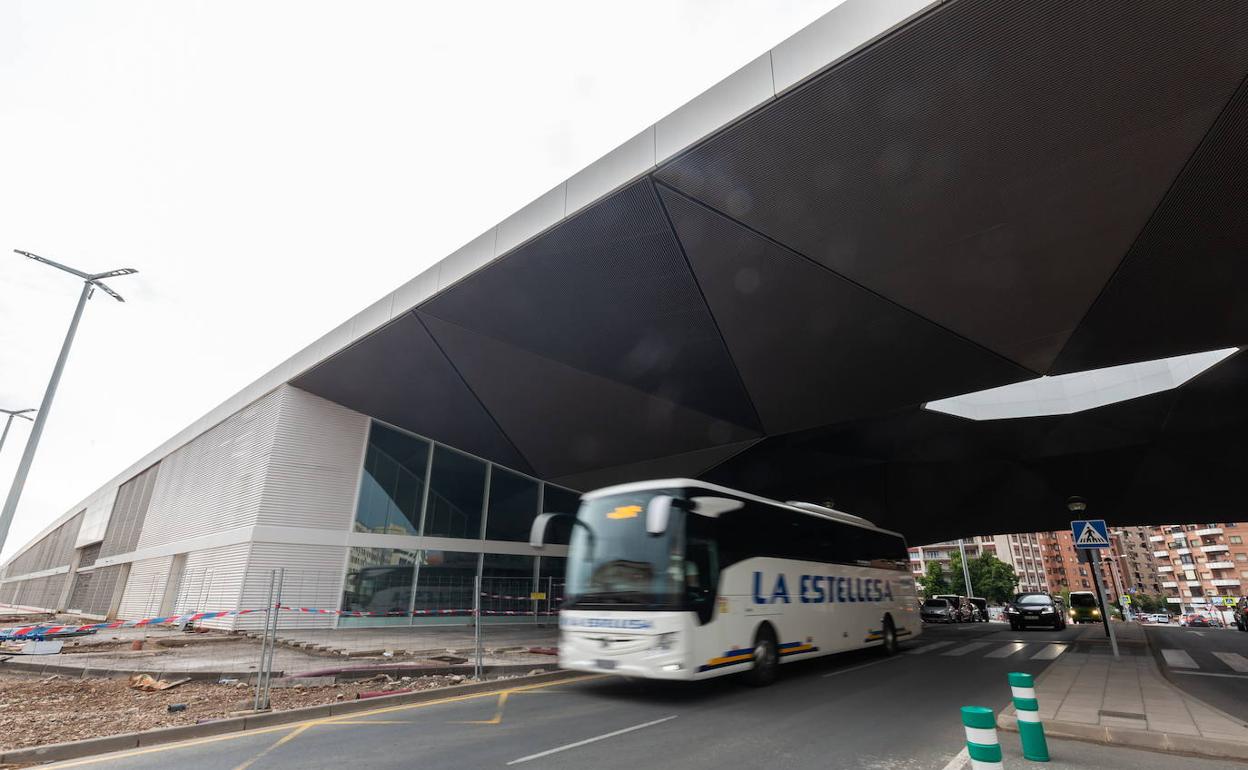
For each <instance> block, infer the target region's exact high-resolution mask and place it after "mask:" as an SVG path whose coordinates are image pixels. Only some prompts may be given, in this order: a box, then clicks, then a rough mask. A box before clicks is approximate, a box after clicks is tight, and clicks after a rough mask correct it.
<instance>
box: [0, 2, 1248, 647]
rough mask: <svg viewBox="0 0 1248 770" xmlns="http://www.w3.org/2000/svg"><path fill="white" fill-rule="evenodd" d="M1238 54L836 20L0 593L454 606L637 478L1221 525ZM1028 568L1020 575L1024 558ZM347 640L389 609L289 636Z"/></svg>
mask: <svg viewBox="0 0 1248 770" xmlns="http://www.w3.org/2000/svg"><path fill="white" fill-rule="evenodd" d="M1070 30H1077V31H1078V34H1077V35H1072V34H1071V33H1070ZM1245 40H1248V15H1245V14H1244V13H1242V10H1241V9H1240V8H1239V7H1238V6H1237V5H1236V4H1235V3H1201V4H1183V3H1160V2H1159V3H1125V2H1124V3H1113V2H1104V3H1062V2H1056V1H1053V2H1049V1H1047V0H1037V2H1030V3H1004V4H1003V3H993V2H988V1H986V0H959V2H942V1H941V0H887V1H884V0H845V2H843V3H841V4H839V5H837V6H836V7H835V8H833V9H832V10H831V11H829V12H828V13H827V14H825V15H824V16H822V17H821V18H819V19H817V20H816V21H815V22H813V23H812V24H810V25H809V26H807V27H806V28H804V29H802V30H800V31H799V32H797V33H796V34H794V35H793V36H792V37H790V38H789V39H787V40H785V41H782V42H781V43H779V44H778V45H776V46H775V47H774V48H772V49H771V50H769V51H765V52H763V53H762V54H761V55H759V56H758V57H756V58H754V59H752V60H751V61H749V62H747V63H746V64H745V65H744V66H742V67H741V68H740V69H739V70H737V71H736V72H733V73H732V74H730V75H728V76H727V77H726V78H725V79H724V80H722V81H721V82H720V83H718V84H716V85H715V86H713V87H711V88H710V89H708V90H707V91H706V92H704V93H702V94H700V95H698V96H697V97H695V98H694V99H693V100H691V101H690V102H689V103H687V104H686V105H684V106H682V107H680V108H679V109H677V110H676V111H674V112H673V113H672V114H670V115H668V116H666V117H664V118H662V119H660V120H659V121H658V122H656V123H655V124H653V125H650V126H647V127H644V128H643V129H642V130H641V131H639V132H638V133H637V134H636V135H635V136H633V137H632V138H630V139H628V140H627V141H626V142H624V143H623V144H622V145H620V146H619V147H617V148H616V149H614V150H612V151H610V152H609V153H607V154H606V155H604V156H603V157H602V158H600V159H599V160H597V161H595V162H594V163H592V164H590V165H589V166H587V167H586V168H585V169H583V170H581V171H579V172H578V173H576V174H574V175H573V176H572V177H570V178H568V179H567V180H565V181H563V182H561V183H560V184H558V185H556V186H555V187H554V188H552V189H550V190H548V191H547V192H545V193H543V194H542V195H540V196H538V198H537V199H536V200H534V201H532V202H531V203H530V204H528V205H526V206H525V207H523V208H522V209H520V210H519V211H517V212H516V213H515V214H513V215H511V216H509V217H507V218H506V219H504V220H503V221H502V222H499V223H498V224H497V225H495V226H493V227H491V228H489V229H488V230H487V231H486V232H484V233H482V234H481V235H479V236H478V237H476V238H474V239H472V240H471V241H470V242H469V243H467V244H466V245H464V246H463V247H462V248H460V249H459V250H457V251H455V252H454V253H452V254H451V255H449V256H447V257H445V258H444V259H442V260H441V261H440V262H438V263H436V264H434V265H433V266H432V267H430V268H429V269H427V270H426V271H424V272H423V273H421V274H420V275H418V276H416V277H415V278H413V279H412V280H411V281H409V282H408V283H406V284H404V285H403V286H401V287H399V288H397V289H396V290H395V291H393V292H391V293H389V294H387V295H386V296H384V297H382V298H381V299H379V300H378V301H376V302H375V303H373V304H372V305H370V306H369V307H367V308H365V309H364V310H362V311H361V312H360V313H358V314H356V315H355V316H354V317H352V318H350V319H348V320H347V321H345V322H344V323H342V324H341V325H339V326H338V327H336V328H335V329H333V330H332V331H330V332H329V333H328V334H326V335H325V336H324V337H322V338H321V339H319V340H317V341H316V342H314V343H313V344H312V345H310V346H308V347H307V348H305V349H304V350H302V351H299V352H298V353H296V354H295V355H294V356H292V357H291V358H290V359H288V360H287V361H284V362H282V363H280V364H279V365H278V366H276V367H275V368H274V369H273V370H272V371H270V372H268V373H266V374H265V375H264V376H262V377H261V378H260V379H258V380H257V381H256V382H254V383H252V384H251V385H250V386H248V387H247V388H245V389H244V390H243V391H242V392H240V393H238V394H236V395H235V396H233V397H231V398H230V399H228V400H227V401H226V402H225V403H223V404H221V405H220V406H218V407H217V408H216V409H213V410H212V411H211V412H209V413H208V414H206V415H204V416H203V417H202V418H201V419H199V420H197V421H196V422H195V423H194V424H192V425H190V426H188V427H187V428H186V429H185V430H183V431H182V432H180V433H179V434H178V435H176V436H174V437H172V438H171V439H170V440H169V441H167V442H165V443H164V444H162V445H161V446H159V447H157V448H155V449H154V450H153V451H152V452H150V453H148V454H147V455H146V456H144V457H142V458H140V459H139V460H137V461H136V462H134V463H132V464H131V465H130V466H129V467H127V468H126V469H124V470H123V471H122V472H120V473H119V474H118V475H117V476H116V477H115V478H113V479H112V480H111V481H109V482H108V483H106V484H105V485H103V486H102V487H100V488H99V489H98V490H96V491H95V492H93V493H92V494H91V495H89V496H88V497H87V498H86V499H85V500H82V501H80V502H78V503H76V504H74V505H72V506H68V507H67V508H66V509H65V510H64V511H62V512H54V511H47V512H33V513H34V515H39V516H41V517H42V518H44V519H45V520H48V521H49V524H48V526H47V527H46V528H45V529H44V530H43V531H42V532H40V533H39V534H38V535H37V536H36V537H35V538H33V539H32V541H31V542H29V543H27V544H25V545H24V546H23V547H22V548H21V549H19V550H18V552H17V553H16V554H15V555H14V556H13V557H12V558H10V559H9V560H8V561H6V562H5V563H4V564H3V565H0V603H3V604H9V605H18V606H23V607H31V608H40V609H66V610H69V609H73V610H76V611H80V612H82V613H83V614H85V615H88V616H118V617H122V618H127V619H132V618H140V617H147V616H158V615H163V614H167V613H168V612H179V611H182V610H185V609H196V610H198V609H204V610H230V609H246V608H254V607H258V606H261V605H263V604H264V603H265V601H266V598H265V597H266V591H267V588H268V575H269V573H270V572H271V570H273V569H275V568H282V569H285V570H286V571H287V574H288V575H290V576H291V580H290V582H289V583H288V584H287V585H286V586H285V587H284V590H283V595H282V598H283V602H284V603H288V604H292V605H299V606H306V607H312V608H324V609H346V610H350V611H356V610H358V611H360V612H381V613H389V612H394V613H396V615H399V614H401V613H402V612H403V611H404V610H405V609H408V608H411V609H431V608H435V607H445V608H446V609H451V610H458V609H464V608H465V607H460V606H453V605H468V604H469V602H470V600H471V598H472V597H471V594H472V591H471V589H469V588H468V586H469V585H470V583H469V578H473V579H475V578H476V577H478V576H481V577H482V578H492V579H497V580H504V579H507V580H519V581H521V582H523V581H525V580H531V581H537V580H540V579H542V578H547V579H550V580H553V579H554V578H555V577H556V576H557V575H559V574H560V573H561V571H562V569H563V565H562V564H561V562H560V559H561V558H563V557H564V556H565V555H566V550H563V547H562V546H559V545H552V546H548V547H547V548H546V549H544V550H543V551H542V552H540V553H539V552H536V551H534V550H532V549H530V548H529V547H528V545H527V544H526V543H525V542H524V540H525V537H524V535H525V532H526V531H527V527H528V522H529V521H531V520H532V518H533V516H534V515H536V513H537V512H538V511H539V510H545V511H570V510H571V509H572V508H573V507H574V505H575V500H576V497H577V493H578V491H583V490H589V489H594V488H597V487H601V486H605V485H607V484H612V483H618V482H622V481H630V480H636V479H639V478H672V477H697V478H702V479H705V480H707V481H710V482H715V483H720V484H723V485H725V486H730V487H735V488H741V489H745V490H748V491H750V492H753V493H756V494H760V495H763V496H766V497H772V498H777V499H785V500H787V499H806V500H824V501H827V500H831V501H833V502H834V503H835V504H836V507H837V508H839V509H842V510H847V511H851V512H853V513H854V514H857V515H861V516H863V517H865V518H868V519H870V520H871V521H873V522H875V523H876V524H877V525H880V526H882V527H885V528H888V529H892V530H896V531H900V532H903V533H905V534H906V535H907V536H908V537H910V538H911V540H912V542H917V543H925V542H935V541H946V540H949V539H950V538H957V537H965V536H968V535H972V534H974V533H976V532H987V531H994V530H996V531H999V530H1000V529H1001V528H1004V527H1008V528H1009V529H1010V530H1012V531H1015V532H1041V531H1046V530H1052V529H1054V528H1055V527H1060V526H1064V524H1065V522H1066V521H1069V515H1068V513H1067V511H1066V510H1065V501H1066V499H1067V498H1068V497H1069V496H1070V495H1072V494H1078V495H1080V496H1082V497H1085V498H1087V499H1088V500H1089V515H1093V516H1096V517H1100V518H1105V519H1107V520H1110V521H1111V522H1113V523H1115V524H1123V525H1125V524H1143V523H1149V522H1155V521H1166V520H1171V519H1172V516H1173V512H1174V511H1176V510H1191V511H1196V510H1199V511H1201V512H1202V513H1201V516H1202V518H1209V519H1228V518H1234V517H1235V516H1236V515H1238V514H1239V513H1240V512H1242V510H1243V502H1244V496H1243V489H1242V485H1240V484H1239V483H1238V479H1239V477H1240V476H1241V475H1242V469H1243V467H1244V464H1245V463H1246V462H1248V447H1246V446H1245V444H1244V442H1243V441H1242V436H1243V435H1244V431H1245V430H1248V407H1246V406H1245V404H1248V400H1246V399H1245V398H1244V392H1245V390H1246V389H1248V353H1244V352H1241V351H1240V346H1242V345H1245V344H1248V313H1244V312H1242V308H1244V307H1248V278H1246V277H1245V272H1244V271H1243V269H1242V265H1243V254H1244V252H1245V250H1248V218H1245V217H1243V216H1242V211H1243V210H1244V206H1245V191H1248V183H1245V180H1246V179H1248V155H1246V154H1245V153H1243V152H1242V149H1243V147H1244V146H1245V137H1248V45H1245V44H1244V41H1245ZM1088 41H1095V45H1089V44H1088ZM1158 52H1162V53H1163V54H1164V55H1162V56H1160V57H1159V53H1158ZM645 55H654V56H662V55H664V53H663V52H646V53H645ZM470 165H471V164H470V163H467V162H466V163H465V168H466V169H468V168H470ZM466 173H467V171H466ZM461 205H464V206H472V205H473V201H471V200H465V201H462V202H461ZM421 213H422V212H415V213H414V216H420V215H421ZM1145 363H1151V366H1148V367H1145V368H1144V369H1142V370H1141V369H1133V370H1131V371H1129V372H1123V371H1118V370H1121V369H1123V368H1126V367H1132V366H1137V365H1143V364H1145ZM1062 378H1074V380H1064V379H1062ZM1059 380H1060V382H1059ZM1072 383H1074V384H1072ZM1015 386H1021V390H1016V389H1013V388H1014V387H1015ZM1054 387H1056V388H1057V390H1056V392H1054V390H1053V389H1054ZM1076 391H1077V392H1076ZM976 394H978V397H974V396H976ZM1024 403H1025V404H1030V405H1033V406H1036V407H1037V408H1036V409H1035V410H1034V411H1023V412H1020V411H1019V410H1018V407H1019V405H1020V404H1024ZM51 419H56V416H55V414H53V415H52V417H51ZM1003 511H1007V512H1008V513H1009V520H1008V521H1005V522H1003V521H1002V519H1001V516H1002V512H1003ZM58 514H59V515H58ZM19 515H22V516H30V515H32V512H31V511H28V510H25V509H22V510H19ZM1202 537H1204V536H1202ZM1228 540H1229V537H1228ZM1015 544H1017V545H1018V546H1019V559H1021V564H1022V571H1023V572H1024V574H1028V571H1030V572H1029V576H1030V577H1031V578H1036V577H1038V575H1037V573H1036V569H1037V565H1036V560H1035V552H1036V550H1037V549H1036V546H1037V545H1039V546H1041V550H1044V549H1045V548H1047V547H1049V545H1050V544H1047V543H1039V544H1037V543H1036V542H1034V541H1031V540H1028V541H1027V542H1026V543H1024V542H1021V541H1019V542H1017V543H1015V542H1014V541H1002V542H1001V543H999V544H998V543H994V544H993V545H994V546H995V547H996V550H997V551H998V553H999V555H1003V556H1004V555H1008V556H1010V558H1011V560H1012V559H1013V556H1014V546H1015ZM982 545H983V546H984V547H985V549H987V548H988V547H989V546H988V544H986V543H984V544H982ZM1024 545H1025V546H1026V548H1024V547H1023V546H1024ZM1227 545H1228V547H1230V546H1231V544H1230V543H1229V542H1228V543H1227ZM1201 547H1209V546H1205V545H1202V546H1201ZM1050 550H1051V548H1050ZM1157 550H1160V549H1157ZM1209 553H1212V551H1210V552H1209ZM1184 555H1187V554H1180V555H1179V556H1178V558H1179V560H1180V564H1177V565H1176V564H1171V565H1170V566H1172V567H1174V569H1175V570H1176V571H1177V570H1181V569H1183V566H1184V564H1183V563H1182V556H1184ZM1172 561H1173V560H1172ZM1014 563H1016V564H1018V563H1020V562H1017V561H1015V562H1014ZM1214 563H1215V564H1217V565H1218V566H1219V567H1221V566H1222V564H1221V562H1214ZM1072 566H1073V565H1072ZM1197 566H1199V562H1198V563H1197ZM1204 567H1205V569H1206V570H1212V569H1213V568H1211V567H1210V566H1209V563H1208V561H1206V563H1205V565H1204ZM1073 569H1075V570H1077V569H1078V568H1077V566H1076V567H1073ZM1196 571H1197V572H1198V573H1199V572H1200V570H1199V569H1197V570H1196ZM1211 574H1216V576H1215V577H1211V578H1210V580H1211V581H1218V582H1220V583H1223V584H1226V583H1228V581H1231V580H1238V579H1239V577H1238V576H1231V574H1232V573H1231V570H1229V569H1228V570H1221V571H1218V572H1216V573H1212V572H1211ZM296 575H298V576H300V577H298V579H296V578H295V576H296ZM1076 578H1078V579H1079V580H1080V581H1081V580H1082V576H1078V574H1077V572H1075V573H1073V574H1068V579H1071V580H1074V579H1076ZM1172 582H1177V581H1172ZM1072 587H1073V585H1072ZM1217 587H1218V588H1223V587H1226V588H1233V587H1234V586H1230V585H1225V586H1224V585H1218V586H1217ZM533 593H538V592H533ZM1175 598H1186V597H1184V596H1182V595H1180V596H1179V597H1175ZM1192 598H1193V599H1194V598H1195V596H1194V595H1193V597H1192ZM250 620H251V616H245V617H242V618H238V617H234V618H222V619H220V620H219V621H217V624H218V625H220V626H223V627H230V626H232V625H235V624H238V623H246V622H249V621H250ZM348 621H351V622H354V621H359V622H365V621H367V622H373V621H377V622H404V619H402V618H400V619H396V618H393V617H381V618H368V619H358V618H343V619H339V618H337V617H336V616H314V615H309V616H308V618H307V622H308V623H320V624H329V623H338V622H348ZM406 622H414V621H412V620H410V619H407V620H406Z"/></svg>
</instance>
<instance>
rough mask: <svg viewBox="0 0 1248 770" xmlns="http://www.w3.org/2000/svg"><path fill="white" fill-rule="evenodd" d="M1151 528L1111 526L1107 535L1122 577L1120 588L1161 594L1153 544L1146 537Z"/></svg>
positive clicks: (1151, 531)
mask: <svg viewBox="0 0 1248 770" xmlns="http://www.w3.org/2000/svg"><path fill="white" fill-rule="evenodd" d="M1152 534H1153V528H1152V527H1114V528H1112V529H1111V530H1110V538H1111V540H1112V542H1113V546H1114V553H1113V556H1114V559H1115V561H1116V562H1117V566H1118V572H1119V574H1121V576H1122V588H1123V590H1125V591H1128V592H1134V593H1145V594H1153V595H1158V594H1161V593H1162V588H1161V576H1160V573H1158V572H1157V566H1158V565H1157V560H1156V559H1155V558H1154V557H1153V551H1154V550H1156V549H1155V548H1154V545H1155V544H1154V543H1153V542H1152V541H1150V540H1149V536H1150V535H1152Z"/></svg>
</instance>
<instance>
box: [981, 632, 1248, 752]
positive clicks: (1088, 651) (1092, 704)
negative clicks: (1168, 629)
mask: <svg viewBox="0 0 1248 770" xmlns="http://www.w3.org/2000/svg"><path fill="white" fill-rule="evenodd" d="M1114 629H1115V631H1116V632H1117V634H1118V638H1119V644H1120V648H1121V652H1122V655H1121V657H1120V659H1119V660H1114V658H1113V655H1112V653H1111V650H1110V645H1109V643H1108V640H1107V639H1105V637H1104V633H1103V631H1102V629H1101V626H1089V627H1087V628H1085V629H1083V633H1082V634H1080V636H1079V638H1078V639H1077V640H1076V645H1077V647H1078V649H1079V651H1078V652H1069V653H1067V654H1066V655H1063V656H1062V657H1060V658H1058V659H1057V660H1056V661H1054V663H1053V665H1052V666H1050V667H1049V668H1048V669H1047V670H1046V671H1045V672H1044V673H1043V674H1041V675H1040V676H1039V677H1038V678H1037V681H1036V695H1037V698H1038V700H1039V702H1040V719H1041V721H1042V722H1044V724H1045V728H1046V730H1048V731H1049V732H1051V733H1053V734H1055V735H1065V736H1068V737H1081V738H1091V739H1097V740H1103V741H1105V742H1108V743H1119V744H1124V745H1137V746H1141V747H1149V748H1158V749H1169V750H1174V751H1185V750H1190V749H1189V748H1188V747H1190V746H1191V745H1192V744H1193V743H1194V742H1196V741H1199V742H1203V743H1205V744H1206V745H1207V746H1214V745H1215V744H1217V743H1219V742H1226V744H1227V746H1225V747H1224V748H1225V749H1226V752H1227V753H1226V754H1224V755H1225V756H1243V757H1248V726H1245V725H1244V724H1243V723H1242V722H1240V721H1238V720H1236V719H1235V718H1233V717H1231V716H1229V715H1227V714H1224V713H1223V712H1221V711H1218V710H1216V709H1214V708H1212V707H1210V706H1207V705H1205V704H1204V703H1202V702H1200V701H1198V700H1196V699H1195V698H1192V697H1190V696H1188V695H1186V694H1185V693H1183V692H1182V691H1181V690H1179V689H1178V688H1176V687H1174V686H1173V685H1171V684H1170V683H1169V682H1168V681H1166V679H1165V678H1164V677H1163V676H1162V674H1161V671H1160V670H1159V669H1158V666H1157V662H1156V661H1155V660H1154V658H1153V656H1152V653H1151V652H1150V650H1149V648H1148V645H1147V641H1146V639H1145V637H1144V630H1143V628H1141V627H1140V626H1138V625H1135V624H1122V623H1119V624H1115V626H1114ZM1002 716H1003V717H1004V719H1003V720H1002V722H1003V726H1005V727H1008V726H1009V724H1010V723H1012V721H1013V719H1012V718H1013V716H1014V709H1013V707H1009V708H1007V709H1006V710H1005V711H1004V712H1003V714H1002ZM1236 745H1238V746H1241V748H1239V749H1236V748H1235V746H1236ZM1237 752H1240V753H1237ZM1202 753H1205V752H1202Z"/></svg>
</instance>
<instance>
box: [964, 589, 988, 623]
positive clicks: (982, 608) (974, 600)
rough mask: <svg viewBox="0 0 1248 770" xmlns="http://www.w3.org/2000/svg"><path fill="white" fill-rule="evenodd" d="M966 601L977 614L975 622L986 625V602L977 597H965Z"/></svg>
mask: <svg viewBox="0 0 1248 770" xmlns="http://www.w3.org/2000/svg"><path fill="white" fill-rule="evenodd" d="M967 601H969V602H970V603H971V604H972V605H973V606H974V607H975V609H976V610H977V611H978V613H979V615H978V617H977V618H976V620H978V621H979V622H980V623H987V622H988V600H987V599H981V598H979V597H977V596H969V597H967Z"/></svg>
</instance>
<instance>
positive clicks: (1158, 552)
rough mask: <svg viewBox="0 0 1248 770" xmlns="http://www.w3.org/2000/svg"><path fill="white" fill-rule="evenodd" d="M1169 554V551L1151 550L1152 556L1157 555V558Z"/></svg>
mask: <svg viewBox="0 0 1248 770" xmlns="http://www.w3.org/2000/svg"><path fill="white" fill-rule="evenodd" d="M1169 555H1170V552H1169V551H1153V556H1155V557H1158V558H1164V557H1166V556H1169Z"/></svg>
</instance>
